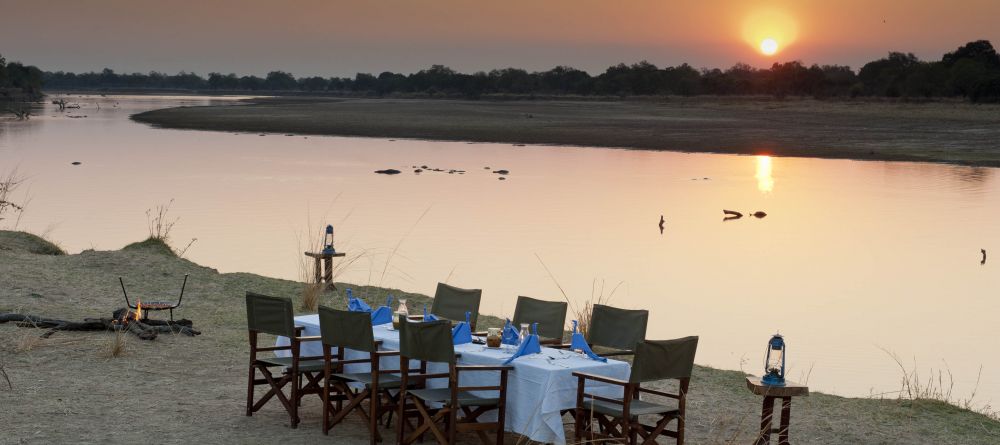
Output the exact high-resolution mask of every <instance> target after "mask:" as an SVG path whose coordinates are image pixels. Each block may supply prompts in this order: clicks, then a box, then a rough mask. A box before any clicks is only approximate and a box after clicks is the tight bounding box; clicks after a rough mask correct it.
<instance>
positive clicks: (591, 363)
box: [276, 315, 629, 445]
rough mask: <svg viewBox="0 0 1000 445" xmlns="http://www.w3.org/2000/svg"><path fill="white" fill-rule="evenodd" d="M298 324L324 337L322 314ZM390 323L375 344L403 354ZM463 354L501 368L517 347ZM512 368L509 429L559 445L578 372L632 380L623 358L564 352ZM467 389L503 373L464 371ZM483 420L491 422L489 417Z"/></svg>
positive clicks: (308, 348)
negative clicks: (563, 413)
mask: <svg viewBox="0 0 1000 445" xmlns="http://www.w3.org/2000/svg"><path fill="white" fill-rule="evenodd" d="M295 325H296V326H302V327H304V328H305V330H304V332H303V334H302V335H305V336H313V335H320V331H319V316H318V315H303V316H299V317H295ZM391 326H392V325H391V324H385V325H381V326H375V327H374V334H375V339H376V340H382V349H386V350H398V349H399V333H398V332H396V331H393V330H391V329H389V328H390V327H391ZM276 344H277V345H278V346H287V345H288V344H289V342H288V339H287V338H285V337H278V340H277V342H276ZM455 352H457V353H460V354H461V356H460V357H459V359H458V362H459V364H467V365H499V364H502V363H503V362H504V361H505V360H507V358H509V357H510V356H511V354H512V353H513V349H509V350H497V349H487V348H486V347H485V346H483V345H476V344H465V345H457V346H455ZM276 353H278V354H280V355H281V356H285V357H287V356H289V355H290V353H289V352H288V351H277V352H276ZM301 354H302V356H321V355H322V354H323V349H322V346H321V343H320V342H306V343H303V346H302V352H301ZM344 356H345V358H347V359H353V358H366V357H367V353H361V352H357V351H352V350H347V351H346V352H345V354H344ZM511 365H513V366H514V370H513V371H512V372H510V373H509V374H508V376H507V419H506V428H505V429H506V430H507V431H510V432H513V433H517V434H522V435H524V436H527V437H528V438H530V439H531V440H535V441H538V442H547V443H555V444H559V445H562V444H565V443H566V435H565V431H564V429H563V418H562V416H561V415H560V414H559V412H560V410H564V409H570V408H573V407H575V406H576V385H577V379H576V378H575V377H573V374H572V373H573V371H584V372H587V373H591V374H596V375H602V376H605V377H611V378H615V379H621V380H627V379H628V376H629V364H628V363H626V362H622V361H618V360H608V362H607V363H602V362H599V361H596V360H591V359H589V358H587V357H585V356H581V355H579V354H576V353H573V352H570V351H566V350H559V349H552V348H542V353H541V354H535V355H531V356H526V357H519V358H517V359H516V360H514V361H513V362H511ZM381 366H382V368H383V369H399V358H398V357H385V358H383V361H382V364H381ZM428 368H429V369H428V371H429V372H442V371H447V365H446V364H438V363H435V364H431V365H429V366H428ZM367 370H368V367H367V366H366V365H363V364H361V365H348V366H347V367H346V369H345V371H346V372H365V371H367ZM460 376H461V379H462V382H461V383H462V385H463V386H476V385H484V386H485V385H495V384H496V382H497V381H498V380H499V372H465V373H462V374H460ZM428 386H429V387H443V386H447V380H446V379H436V380H433V381H429V382H428ZM587 390H588V392H591V393H597V394H602V395H605V396H612V397H621V390H620V389H619V388H618V387H614V386H613V385H607V384H603V383H597V382H589V383H588V384H587ZM483 417H484V418H487V417H486V416H485V415H484V416H483Z"/></svg>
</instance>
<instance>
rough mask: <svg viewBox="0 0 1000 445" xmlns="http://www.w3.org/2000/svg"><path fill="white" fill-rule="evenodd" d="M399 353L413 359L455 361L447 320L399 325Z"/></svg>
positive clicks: (449, 325) (436, 361)
mask: <svg viewBox="0 0 1000 445" xmlns="http://www.w3.org/2000/svg"><path fill="white" fill-rule="evenodd" d="M399 354H400V355H402V356H404V357H406V358H411V359H415V360H421V361H427V362H435V363H455V345H454V344H453V343H452V340H451V322H450V321H448V320H438V321H428V322H423V323H411V322H408V321H404V322H403V323H401V324H400V325H399Z"/></svg>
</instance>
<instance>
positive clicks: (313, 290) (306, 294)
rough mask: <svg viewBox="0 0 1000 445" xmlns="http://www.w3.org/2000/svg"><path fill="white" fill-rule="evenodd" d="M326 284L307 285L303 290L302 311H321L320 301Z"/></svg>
mask: <svg viewBox="0 0 1000 445" xmlns="http://www.w3.org/2000/svg"><path fill="white" fill-rule="evenodd" d="M325 288H326V283H306V285H305V287H303V288H302V304H301V305H300V307H299V308H300V309H302V310H304V311H310V312H316V311H318V310H319V300H320V297H322V296H323V290H324V289H325Z"/></svg>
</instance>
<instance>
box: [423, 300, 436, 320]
mask: <svg viewBox="0 0 1000 445" xmlns="http://www.w3.org/2000/svg"><path fill="white" fill-rule="evenodd" d="M437 319H438V318H437V317H436V316H434V314H428V313H427V305H426V304H425V305H424V321H437Z"/></svg>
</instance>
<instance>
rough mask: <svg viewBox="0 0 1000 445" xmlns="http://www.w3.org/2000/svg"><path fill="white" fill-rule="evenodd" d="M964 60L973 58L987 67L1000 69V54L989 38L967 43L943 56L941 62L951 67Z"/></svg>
mask: <svg viewBox="0 0 1000 445" xmlns="http://www.w3.org/2000/svg"><path fill="white" fill-rule="evenodd" d="M962 60H972V61H975V62H977V63H980V64H982V65H983V66H985V67H986V68H998V69H1000V54H997V51H996V50H995V49H993V44H991V43H990V41H989V40H976V41H975V42H969V43H966V44H965V45H964V46H961V47H959V48H958V49H956V50H955V51H952V52H950V53H947V54H945V55H944V56H943V57H941V63H943V64H944V65H945V66H947V67H949V68H951V67H952V66H953V65H955V64H956V63H958V62H959V61H962Z"/></svg>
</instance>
